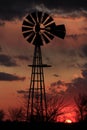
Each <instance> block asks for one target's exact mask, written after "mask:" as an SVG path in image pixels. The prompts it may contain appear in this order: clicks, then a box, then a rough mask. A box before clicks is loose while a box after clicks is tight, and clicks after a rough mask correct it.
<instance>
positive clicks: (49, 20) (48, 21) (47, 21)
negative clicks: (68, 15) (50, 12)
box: [44, 17, 53, 25]
mask: <svg viewBox="0 0 87 130" xmlns="http://www.w3.org/2000/svg"><path fill="white" fill-rule="evenodd" d="M52 21H53V19H52V18H51V17H49V18H48V19H47V20H46V22H44V25H46V24H48V23H51V22H52Z"/></svg>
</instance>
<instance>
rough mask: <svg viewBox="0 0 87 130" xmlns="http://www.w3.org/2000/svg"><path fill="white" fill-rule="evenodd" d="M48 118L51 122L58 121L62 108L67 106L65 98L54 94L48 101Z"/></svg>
mask: <svg viewBox="0 0 87 130" xmlns="http://www.w3.org/2000/svg"><path fill="white" fill-rule="evenodd" d="M47 106H48V109H47V118H48V121H49V122H56V121H57V119H58V117H59V116H60V115H62V114H64V113H63V112H61V110H62V109H63V108H64V107H65V104H64V98H63V97H58V96H53V97H51V98H50V99H49V100H48V101H47Z"/></svg>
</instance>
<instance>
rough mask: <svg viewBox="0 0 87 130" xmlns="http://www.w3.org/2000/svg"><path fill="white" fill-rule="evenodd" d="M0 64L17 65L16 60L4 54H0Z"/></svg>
mask: <svg viewBox="0 0 87 130" xmlns="http://www.w3.org/2000/svg"><path fill="white" fill-rule="evenodd" d="M0 65H4V66H7V67H11V66H17V64H16V61H15V60H13V59H12V58H11V57H10V56H8V55H5V54H0Z"/></svg>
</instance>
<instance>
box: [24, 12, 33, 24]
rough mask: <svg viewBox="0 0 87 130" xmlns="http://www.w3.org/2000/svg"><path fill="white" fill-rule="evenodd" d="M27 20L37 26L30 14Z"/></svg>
mask: <svg viewBox="0 0 87 130" xmlns="http://www.w3.org/2000/svg"><path fill="white" fill-rule="evenodd" d="M26 19H27V20H28V21H29V22H30V23H32V24H33V25H34V24H35V23H34V21H33V19H32V17H31V15H30V14H29V15H28V16H27V17H26Z"/></svg>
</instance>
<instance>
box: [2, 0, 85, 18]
mask: <svg viewBox="0 0 87 130" xmlns="http://www.w3.org/2000/svg"><path fill="white" fill-rule="evenodd" d="M42 5H43V7H44V8H41V7H42ZM35 8H36V9H40V8H41V9H44V10H46V11H47V10H50V12H52V11H58V10H59V11H60V10H62V11H60V12H62V13H65V12H69V11H71V12H73V11H75V10H84V11H83V13H84V15H85V16H86V17H87V12H86V11H87V5H86V0H71V1H69V0H66V1H65V0H58V1H57V0H53V1H50V0H44V1H42V0H22V1H21V0H15V1H11V0H8V1H6V0H1V1H0V19H2V20H13V19H14V18H21V17H22V16H23V15H24V14H25V13H27V12H29V11H30V10H32V9H33V10H34V9H35Z"/></svg>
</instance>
